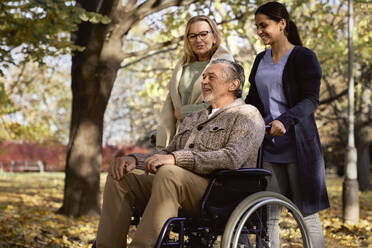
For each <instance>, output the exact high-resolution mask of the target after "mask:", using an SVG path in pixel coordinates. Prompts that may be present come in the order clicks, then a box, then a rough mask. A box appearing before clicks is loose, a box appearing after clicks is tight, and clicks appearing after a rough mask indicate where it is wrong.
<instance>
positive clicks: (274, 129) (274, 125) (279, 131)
mask: <svg viewBox="0 0 372 248" xmlns="http://www.w3.org/2000/svg"><path fill="white" fill-rule="evenodd" d="M269 125H270V126H271V128H270V132H269V133H270V135H272V136H274V137H275V136H283V135H284V134H285V133H286V132H287V130H286V129H285V127H284V125H283V123H282V122H281V121H279V120H274V121H272V122H270V123H269Z"/></svg>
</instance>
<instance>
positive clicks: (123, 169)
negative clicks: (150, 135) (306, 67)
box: [109, 156, 136, 180]
mask: <svg viewBox="0 0 372 248" xmlns="http://www.w3.org/2000/svg"><path fill="white" fill-rule="evenodd" d="M135 168H136V159H135V158H134V157H130V156H123V157H117V158H115V161H114V162H113V163H112V164H111V165H110V169H109V173H110V175H111V177H112V178H113V179H115V180H121V179H122V178H123V177H124V175H125V174H127V173H128V172H130V171H131V170H133V169H135Z"/></svg>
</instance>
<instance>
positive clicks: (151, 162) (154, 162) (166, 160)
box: [145, 154, 176, 174]
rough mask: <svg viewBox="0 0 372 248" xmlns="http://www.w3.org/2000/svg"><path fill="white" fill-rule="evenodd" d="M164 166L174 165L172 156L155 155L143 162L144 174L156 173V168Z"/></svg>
mask: <svg viewBox="0 0 372 248" xmlns="http://www.w3.org/2000/svg"><path fill="white" fill-rule="evenodd" d="M165 164H176V159H175V158H174V156H173V155H172V154H170V155H162V154H155V155H152V156H151V157H149V158H147V159H146V160H145V171H146V173H154V174H155V173H156V171H157V170H158V168H159V167H160V166H162V165H165Z"/></svg>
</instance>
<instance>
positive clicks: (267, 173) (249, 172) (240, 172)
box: [212, 168, 271, 178]
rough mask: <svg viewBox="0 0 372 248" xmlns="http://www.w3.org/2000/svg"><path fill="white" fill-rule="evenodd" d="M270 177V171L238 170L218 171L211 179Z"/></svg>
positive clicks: (255, 169)
mask: <svg viewBox="0 0 372 248" xmlns="http://www.w3.org/2000/svg"><path fill="white" fill-rule="evenodd" d="M245 175H249V176H271V171H269V170H266V169H259V168H240V169H237V170H219V171H216V172H215V173H213V175H212V178H214V177H221V176H245Z"/></svg>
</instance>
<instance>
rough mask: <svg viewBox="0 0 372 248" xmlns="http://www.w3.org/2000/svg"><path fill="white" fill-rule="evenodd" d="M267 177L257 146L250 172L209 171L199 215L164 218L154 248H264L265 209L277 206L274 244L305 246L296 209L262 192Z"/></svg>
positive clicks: (307, 245) (307, 242)
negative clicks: (279, 234)
mask: <svg viewBox="0 0 372 248" xmlns="http://www.w3.org/2000/svg"><path fill="white" fill-rule="evenodd" d="M268 176H271V172H270V171H268V170H265V169H263V168H262V147H261V148H260V149H259V152H258V159H257V164H256V168H242V169H238V170H220V171H217V172H215V173H214V174H213V175H212V176H211V181H210V183H209V185H208V187H207V190H206V192H205V194H204V196H203V198H202V201H201V206H200V215H199V216H197V217H192V218H190V217H183V216H182V213H181V214H179V217H174V218H170V219H168V220H167V221H166V223H165V224H164V226H163V228H162V230H161V232H160V235H159V236H158V239H157V242H156V245H155V247H156V248H167V247H180V248H204V247H205V248H214V247H221V248H266V247H270V245H269V234H268V232H269V228H268V224H267V223H268V221H267V220H268V218H269V213H270V209H271V208H279V211H281V214H280V218H279V228H280V229H283V230H284V231H283V232H281V230H279V231H280V233H281V235H282V237H280V242H281V243H285V244H284V245H283V244H281V247H304V248H311V247H312V246H311V243H310V236H309V233H308V230H307V228H306V226H305V222H304V219H303V216H302V214H301V212H300V210H299V209H298V208H297V207H296V206H295V205H294V204H293V203H292V202H291V201H290V200H289V199H288V198H286V197H284V196H283V195H281V194H278V193H274V192H269V191H265V189H266V186H267V180H266V177H268ZM141 215H142V214H141V213H140V212H138V211H136V210H135V211H134V215H133V217H132V221H131V224H132V225H138V223H139V221H140V218H141ZM218 238H220V240H218ZM218 243H219V244H220V246H218ZM216 245H217V246H216ZM93 247H95V243H94V244H93Z"/></svg>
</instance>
